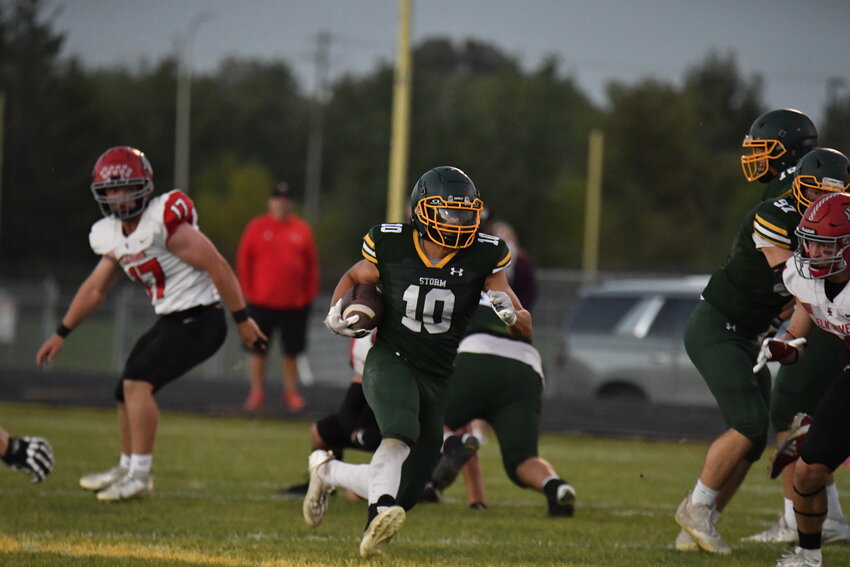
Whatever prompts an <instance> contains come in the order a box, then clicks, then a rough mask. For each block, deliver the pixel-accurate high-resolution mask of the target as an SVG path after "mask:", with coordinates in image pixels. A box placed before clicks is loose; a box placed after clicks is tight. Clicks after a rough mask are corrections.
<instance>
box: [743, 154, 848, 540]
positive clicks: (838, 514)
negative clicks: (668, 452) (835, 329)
mask: <svg viewBox="0 0 850 567" xmlns="http://www.w3.org/2000/svg"><path fill="white" fill-rule="evenodd" d="M818 155H819V156H820V157H819V159H817V160H812V161H809V160H808V159H806V158H804V159H806V165H805V166H803V165H802V164H803V162H802V160H801V162H800V163H801V165H800V166H798V167H806V168H807V169H808V170H809V171H808V172H807V173H806V174H805V175H804V176H801V177H800V178H799V182H798V183H797V185H796V186H795V188H794V191H795V195H797V202H798V203H800V204H801V205H802V206H803V207H807V206H808V205H809V204H811V201H810V200H808V199H806V197H805V195H804V192H803V189H804V188H805V187H806V186H807V185H808V186H815V185H816V184H817V182H818V179H822V178H824V177H828V178H833V179H835V181H834V183H837V184H841V183H847V180H844V179H843V178H844V177H845V176H846V172H845V170H846V168H847V158H845V157H844V156H843V155H842V154H841V153H840V152H834V151H819V152H818ZM806 180H808V181H806ZM807 339H808V342H807V343H806V352H807V355H806V356H805V357H804V358H803V359H802V360H800V361H799V363H797V364H792V365H783V366H781V367H780V368H779V371H778V372H777V374H776V376H775V378H774V381H773V388H772V390H771V393H770V422H771V424H772V425H773V430H774V431H775V432H776V438H777V445H781V444H782V443H783V441H784V440H785V438H786V437H787V435H788V431H789V429H790V428H791V424H792V422H793V420H794V416H795V415H796V414H797V413H799V412H802V413H805V414H812V413H814V411H815V407H816V406H817V403H818V401H819V400H820V399H821V397H823V395H824V393H825V392H826V390H827V388H828V387H829V386H830V385H831V384H832V382H834V381H835V380H836V379H837V378H838V377H839V376H840V374H841V370H842V369H843V368H844V367H845V366H846V365H847V364H848V362H850V360H848V359H850V353H848V350H847V348H846V347H845V346H844V344H843V343H842V342H841V341H839V340H837V339H836V338H835V337H834V336H833V335H831V334H829V333H827V332H825V331H823V330H821V329H820V328H818V327H815V328H814V329H812V331H811V332H810V333H809V336H808V337H807ZM793 477H794V467H786V468H785V470H783V471H782V488H783V511H782V513H781V514H780V515H779V519H778V520H777V521H776V522H775V523H774V524H773V525H771V526H769V527H768V528H767V529H765V530H764V531H761V532H759V533H757V534H755V535H752V536H749V537H747V538H744V539H745V541H753V542H764V543H792V542H795V541H797V520H796V518H795V516H794V504H793V497H794V489H793ZM826 493H827V496H828V498H829V515H828V517H827V518H826V521H825V522H824V526H823V541H824V543H836V542H844V541H848V540H850V523H848V522H847V517H846V516H845V515H844V512H843V510H842V508H841V502H840V499H839V494H838V488H837V486H836V484H835V480H834V478H833V476H832V474H830V475H829V478H828V481H827V486H826Z"/></svg>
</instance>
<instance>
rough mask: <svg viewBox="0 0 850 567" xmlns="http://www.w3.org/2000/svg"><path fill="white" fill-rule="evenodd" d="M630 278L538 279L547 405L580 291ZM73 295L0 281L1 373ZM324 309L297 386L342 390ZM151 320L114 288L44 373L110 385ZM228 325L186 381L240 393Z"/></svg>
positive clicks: (128, 288)
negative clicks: (94, 378) (104, 377)
mask: <svg viewBox="0 0 850 567" xmlns="http://www.w3.org/2000/svg"><path fill="white" fill-rule="evenodd" d="M635 275H636V274H625V273H609V274H603V275H601V276H600V277H599V278H597V279H596V280H595V281H594V282H586V281H585V279H584V278H583V277H582V273H581V272H578V271H572V270H538V271H537V281H538V298H537V303H536V305H535V307H534V310H533V316H534V328H535V335H534V342H535V345H536V346H537V348H538V349H539V350H540V353H541V355H542V357H543V364H544V372H545V374H546V377H547V385H546V390H545V392H546V396H547V397H550V398H551V397H560V396H563V395H567V394H568V392H569V384H568V383H567V382H566V380H567V377H566V376H565V375H564V372H563V369H564V366H565V360H564V348H563V340H564V331H565V325H566V321H567V320H568V318H569V316H570V314H571V311H572V309H573V306H574V305H575V300H576V298H577V295H578V292H579V290H580V288H581V286H582V285H583V284H584V283H596V282H598V281H602V280H604V279H622V278H625V277H630V276H635ZM641 276H643V277H645V276H646V274H641ZM75 292H76V289H75V288H70V287H65V286H60V285H58V284H57V283H56V282H55V280H53V279H50V278H47V279H44V280H41V281H24V280H8V279H7V280H0V368H2V369H3V370H4V371H5V374H7V375H8V374H14V372H15V370H26V371H32V370H33V369H34V368H35V354H36V352H37V350H38V348H39V346H40V345H41V343H42V342H43V341H44V339H45V337H47V336H49V335H50V334H51V333H53V331H54V330H55V329H56V327H57V325H58V324H59V321H60V318H61V316H62V314H63V313H64V312H65V309H67V306H68V305H69V303H70V301H71V299H72V297H73V295H74V293H75ZM329 301H330V297H329V295H328V294H323V295H321V296H320V297H319V298H318V299H317V301H316V302H315V304H314V308H313V310H312V313H311V315H310V321H309V325H308V347H307V353H306V355H305V356H303V357H302V359H301V360H300V365H299V366H300V370H301V379H302V381H303V382H304V384H306V385H316V386H345V385H346V384H347V383H348V382H349V381H350V379H351V370H350V367H349V364H348V348H349V343H348V340H347V339H344V338H342V337H338V336H336V335H333V334H331V333H329V332H328V331H327V330H326V329H325V327H324V325H323V324H322V319H323V318H324V316H325V312H326V309H325V307H326V306H327V305H328V304H329ZM154 319H155V315H154V313H153V309H152V308H151V306H150V303H149V302H148V300H147V297H146V296H145V294H144V293H143V292H142V290H141V289H139V287H138V286H136V285H133V284H132V283H130V282H120V283H119V284H118V285H116V287H115V288H114V289H113V290H112V292H111V293H110V294H109V296H108V297H107V299H106V301H105V302H104V304H103V305H101V307H100V308H99V309H98V310H97V311H96V312H95V313H94V314H93V315H92V316H91V317H90V318H89V319H88V320H87V321H86V322H85V324H83V325H81V326H80V327H79V328H78V329H75V330H74V333H73V334H72V335H71V336H70V337H69V338H68V340H67V341H66V344H65V348H64V349H63V351H62V353H61V354H60V355H59V356H58V357H57V359H56V360H55V361H54V362H53V363H52V364H51V365H50V366H49V367H47V368H45V370H44V372H75V373H88V372H90V373H93V374H114V375H115V376H116V377H117V376H118V375H119V374H120V372H121V371H122V369H123V366H124V361H125V360H126V358H127V356H128V354H129V352H130V349H131V348H132V347H133V344H134V343H135V341H136V339H137V338H138V337H139V336H140V335H141V334H142V333H143V332H144V331H145V330H146V329H147V328H149V327H150V326H151V325H152V324H153V322H154ZM228 324H229V325H231V328H230V329H229V333H228V337H227V340H226V342H225V344H224V346H223V347H222V348H221V349H220V350H219V351H218V352H217V353H216V354H215V355H214V356H213V357H212V358H210V359H209V360H207V361H206V362H204V363H203V364H201V365H200V366H198V367H197V368H195V369H193V370H192V371H191V372H190V374H189V375H190V376H192V377H194V378H196V379H199V380H210V381H224V382H232V383H244V384H245V388H246V391H247V387H248V370H247V355H246V352H245V350H244V349H243V347H242V345H241V342H240V340H239V337H238V335H237V333H236V332H235V329H233V328H232V322H229V323H228ZM270 354H271V356H270V357H269V369H268V377H267V379H269V380H271V379H273V377H275V376H280V356H279V354H280V344H279V342H278V340H277V337H275V339H274V340H273V342H272V344H271V345H270Z"/></svg>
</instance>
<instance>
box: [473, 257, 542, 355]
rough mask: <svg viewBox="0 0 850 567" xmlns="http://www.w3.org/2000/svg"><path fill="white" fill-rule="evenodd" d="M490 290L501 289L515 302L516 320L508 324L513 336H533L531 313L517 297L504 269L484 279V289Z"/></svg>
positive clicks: (524, 337)
mask: <svg viewBox="0 0 850 567" xmlns="http://www.w3.org/2000/svg"><path fill="white" fill-rule="evenodd" d="M490 290H493V291H501V292H504V293H506V294H508V297H509V298H510V300H511V303H512V304H513V308H514V310H515V311H516V321H515V322H514V324H513V325H507V327H508V332H509V333H510V334H511V336H513V337H517V338H520V339H527V338H529V337H531V335H532V333H533V332H534V329H533V327H532V324H531V313H529V312H528V311H527V310H526V309H524V308H523V306H522V303H520V301H519V298H517V296H516V294H515V293H514V290H513V289H511V285H510V284H509V283H508V278H507V276H505V272H504V271H499V272H496V273H495V274H490V275H489V276H487V279H486V280H484V291H490Z"/></svg>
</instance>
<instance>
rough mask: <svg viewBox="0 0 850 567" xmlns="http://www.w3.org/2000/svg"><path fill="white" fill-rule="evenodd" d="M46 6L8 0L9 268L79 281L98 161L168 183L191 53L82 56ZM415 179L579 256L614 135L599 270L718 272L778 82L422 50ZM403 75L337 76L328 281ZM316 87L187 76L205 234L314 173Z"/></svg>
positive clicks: (270, 64) (377, 212)
mask: <svg viewBox="0 0 850 567" xmlns="http://www.w3.org/2000/svg"><path fill="white" fill-rule="evenodd" d="M63 41H64V38H63V36H62V34H61V33H59V32H58V31H57V30H56V29H55V28H54V24H53V22H52V20H51V15H50V13H49V12H48V10H47V9H46V4H45V2H44V1H43V0H15V1H5V2H0V91H2V94H3V97H4V101H5V108H4V110H5V124H4V133H3V135H4V138H3V142H4V143H3V148H4V152H3V162H2V167H3V170H2V195H0V266H2V268H0V276H4V277H11V276H16V277H39V276H43V275H46V274H52V275H53V276H54V277H56V278H57V279H59V280H60V281H64V280H68V281H76V280H77V279H78V278H79V277H80V276H81V275H82V274H85V273H87V272H88V271H89V270H90V269H91V267H92V266H93V265H94V262H95V261H96V259H95V258H94V257H93V255H92V253H91V251H90V250H89V249H88V247H87V245H86V242H87V234H88V230H89V228H90V226H91V224H92V222H94V221H95V220H97V218H98V215H99V212H98V209H97V207H95V206H94V203H93V202H92V195H91V193H90V191H89V189H88V185H89V182H90V173H91V166H92V164H93V163H94V161H95V159H96V158H97V156H98V155H99V154H100V153H101V152H102V151H103V150H104V149H106V148H107V147H109V146H113V145H124V144H126V145H132V146H135V147H138V148H140V149H142V150H143V151H145V152H146V153H147V155H148V157H149V158H150V160H151V162H152V164H153V167H154V172H155V183H156V187H157V190H158V191H165V190H169V189H171V188H172V187H173V185H172V183H173V175H174V124H175V112H176V110H175V91H176V61H175V60H174V59H164V60H162V61H159V62H155V63H148V64H139V65H138V66H137V67H136V68H132V69H128V68H115V69H87V68H85V67H84V66H83V65H82V64H81V63H80V62H79V61H77V60H75V59H74V58H70V57H66V56H64V55H63V53H62V46H63ZM413 65H414V75H413V76H414V78H413V102H412V112H411V143H410V159H409V171H408V177H409V179H408V185H409V186H410V187H412V186H413V183H414V182H415V180H416V179H417V178H418V177H419V175H420V174H421V173H423V172H424V171H426V170H427V169H428V168H430V167H433V166H435V165H456V166H458V167H460V168H461V169H463V170H464V171H466V172H467V173H468V174H469V175H470V177H471V178H472V179H473V180H474V182H475V183H476V185H477V186H478V188H479V189H480V190H481V192H482V196H483V198H484V200H485V202H486V203H487V205H488V207H489V208H490V209H491V210H492V211H493V213H494V214H495V216H497V217H500V218H503V219H505V220H507V221H509V222H510V223H511V224H513V225H514V226H515V228H516V229H517V232H518V234H519V235H520V240H521V242H522V245H523V247H524V248H525V249H526V251H527V252H528V253H529V254H530V256H531V257H532V258H533V259H534V261H535V263H536V264H537V265H538V266H541V267H543V266H545V267H554V268H578V267H579V266H580V262H581V249H582V240H581V239H582V233H583V222H584V221H583V216H584V191H585V180H586V163H587V139H588V134H589V132H590V131H591V130H592V129H599V130H601V131H602V132H603V133H604V135H605V162H604V172H603V189H602V194H603V217H602V227H601V231H602V235H601V237H602V238H601V248H600V249H601V257H600V267H601V268H602V269H605V270H637V271H653V272H663V271H676V272H707V271H711V270H713V269H714V268H715V267H716V265H718V264H719V263H720V262H721V261H722V259H723V257H724V256H725V253H726V249H727V247H728V245H729V243H730V241H731V237H732V234H733V232H734V229H735V227H737V225H738V224H739V222H740V220H741V218H742V217H743V215H744V214H745V213H746V211H747V210H748V209H749V208H751V207H752V206H753V205H754V203H755V200H756V199H757V198H758V196H759V195H760V193H761V187H754V186H752V185H750V184H748V183H746V181H745V180H744V178H743V176H742V175H741V170H740V165H739V160H738V156H739V155H740V153H741V146H740V144H741V140H742V138H743V136H744V134H745V133H746V132H747V130H748V129H749V126H750V124H751V122H752V121H753V119H754V118H755V117H756V116H758V115H759V114H761V113H762V112H765V111H766V110H769V108H767V107H766V106H765V104H764V101H763V80H764V79H763V77H761V76H760V75H758V74H754V75H751V76H744V75H743V74H742V73H741V71H740V70H739V68H738V66H737V62H736V58H735V56H734V55H733V54H722V53H716V52H712V53H708V54H706V56H705V58H704V59H703V60H702V61H701V62H700V63H698V64H696V65H694V66H693V67H692V68H690V69H689V70H688V71H687V72H686V74H685V76H684V80H683V81H681V84H680V85H674V84H671V83H668V82H665V81H660V80H656V79H646V80H643V81H639V82H637V83H634V84H623V83H619V82H612V83H610V84H609V85H608V87H607V100H606V104H604V105H603V106H600V105H598V104H595V103H594V102H593V101H591V100H590V98H589V97H588V95H587V94H586V93H584V92H583V91H582V90H581V88H580V87H579V86H578V84H577V81H576V80H575V78H574V77H571V76H569V75H568V74H565V73H564V72H563V71H562V70H561V69H560V66H559V61H558V60H557V59H556V58H555V57H551V58H549V59H547V60H546V61H544V62H542V63H541V64H540V65H539V66H538V67H537V68H534V69H531V70H523V68H522V67H521V65H520V63H519V61H517V59H516V58H514V57H512V56H510V55H508V54H506V53H504V52H502V51H501V50H500V49H499V48H498V47H496V46H493V45H490V44H488V43H484V42H480V41H474V40H468V41H462V42H453V41H450V40H448V39H445V38H439V37H436V38H431V39H427V40H424V41H422V42H420V43H419V44H417V45H415V46H414V51H413ZM392 81H393V69H392V65H391V62H384V63H380V64H378V65H377V66H376V67H375V69H374V70H373V71H372V72H370V73H367V74H364V75H358V76H351V75H347V76H344V77H342V78H339V79H337V80H335V81H334V82H333V83H332V84H330V85H329V87H328V91H327V96H326V97H325V98H324V99H323V100H322V101H321V104H322V105H323V107H322V111H323V116H324V130H323V132H324V136H323V137H324V146H323V155H322V162H323V169H322V184H321V192H320V210H319V218H318V219H317V221H316V222H315V226H314V229H315V232H316V236H317V240H318V244H319V250H320V256H321V260H322V264H323V266H325V267H326V268H327V269H326V270H325V272H326V274H328V273H329V274H330V275H331V276H335V275H337V274H338V273H339V270H340V269H342V267H343V266H347V265H349V264H350V263H352V262H353V261H355V260H356V259H357V258H359V247H360V238H361V237H362V235H363V234H364V233H365V232H366V230H367V229H368V228H369V227H370V226H372V225H373V224H375V223H378V222H382V221H383V220H384V218H383V217H384V215H385V211H386V185H387V168H388V159H389V157H388V156H389V144H390V138H389V136H390V115H391V113H390V109H391V105H392ZM312 104H314V101H313V100H311V97H310V96H309V94H306V93H304V92H303V90H302V88H301V87H300V85H299V84H298V82H297V80H296V79H295V76H294V73H293V70H292V67H291V65H290V63H289V62H287V61H286V60H282V59H281V60H276V61H267V60H263V61H257V60H251V59H229V60H226V61H224V62H222V63H221V64H220V65H219V67H218V68H217V69H216V70H215V71H213V72H210V73H206V74H202V75H196V76H195V77H194V78H193V83H192V116H191V127H192V129H191V141H190V143H191V158H192V159H191V168H190V178H191V183H190V185H191V187H185V188H181V189H185V190H187V191H188V193H189V195H190V196H191V197H192V198H193V199H194V200H195V202H196V204H197V206H198V209H199V211H200V222H201V226H202V228H203V230H204V231H205V232H206V233H207V234H208V235H209V236H210V237H211V238H212V239H213V240H214V241H215V242H216V244H217V245H218V246H219V247H220V249H221V250H222V251H223V253H225V255H227V256H228V257H229V258H230V259H231V260H232V259H233V254H234V251H235V247H236V243H237V242H238V239H239V235H240V233H241V231H242V228H243V227H244V225H245V223H246V222H247V221H248V219H249V218H250V217H252V216H253V215H255V214H258V213H259V212H261V211H263V210H264V208H265V199H266V196H267V194H268V190H269V187H270V186H271V184H272V183H273V182H274V181H276V180H287V181H289V183H290V185H291V186H292V187H293V188H294V189H295V190H296V192H299V191H300V192H301V194H302V196H303V187H304V181H305V163H306V152H307V138H308V135H309V123H308V117H309V115H310V111H311V105H312ZM823 116H824V117H825V118H824V120H823V121H822V123H821V124H818V127H819V130H820V133H821V139H820V144H821V145H824V146H830V147H835V148H838V149H841V150H842V151H845V153H846V152H848V151H850V97H846V98H836V99H835V100H832V101H828V103H827V104H826V107H825V111H824V113H823Z"/></svg>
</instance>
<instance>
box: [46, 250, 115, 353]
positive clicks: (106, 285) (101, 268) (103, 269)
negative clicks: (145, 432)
mask: <svg viewBox="0 0 850 567" xmlns="http://www.w3.org/2000/svg"><path fill="white" fill-rule="evenodd" d="M120 275H121V268H120V267H119V266H118V262H116V261H115V258H113V257H111V256H102V257H101V259H100V261H99V262H98V263H97V265H96V266H95V267H94V270H92V272H91V273H90V274H89V276H88V277H87V278H86V279H85V280H84V281H83V283H82V284H80V287H79V289H77V293H76V294H75V295H74V299H73V300H72V301H71V305H70V306H69V307H68V311H67V312H65V315H64V316H63V317H62V321H61V323H62V326H64V327H65V328H66V329H68V330H69V331H68V332H70V330H73V329H74V328H76V327H77V326H78V325H80V324H81V323H82V322H83V321H85V320H86V319H87V318H88V316H89V315H91V314H92V313H93V312H94V311H95V309H97V308H98V306H99V305H100V304H101V303H103V300H104V299H106V296H107V294H108V293H109V290H110V289H112V286H113V285H115V282H116V281H117V280H118V277H119V276H120ZM64 345H65V338H64V337H62V336H60V335H58V334H57V333H54V334H53V335H51V336H50V337H49V338H48V339H47V340H46V341H45V342H44V344H43V345H41V348H40V349H38V353H37V354H36V355H35V362H36V364H37V365H38V366H43V365H44V364H45V363H47V362H53V359H54V358H55V357H56V355H57V354H59V351H60V350H62V347H63V346H64Z"/></svg>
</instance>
